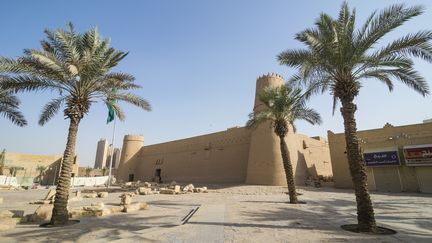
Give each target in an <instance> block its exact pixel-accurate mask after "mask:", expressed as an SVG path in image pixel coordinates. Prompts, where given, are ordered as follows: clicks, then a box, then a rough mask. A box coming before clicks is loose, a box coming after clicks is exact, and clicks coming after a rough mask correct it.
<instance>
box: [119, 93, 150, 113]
mask: <svg viewBox="0 0 432 243" xmlns="http://www.w3.org/2000/svg"><path fill="white" fill-rule="evenodd" d="M113 98H114V99H116V100H121V101H124V102H127V103H130V104H132V105H135V106H137V107H139V108H141V109H143V110H146V111H151V105H150V103H149V102H148V101H147V100H145V99H143V98H141V97H139V96H137V95H135V94H132V93H115V94H114V95H113Z"/></svg>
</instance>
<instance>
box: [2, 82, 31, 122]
mask: <svg viewBox="0 0 432 243" xmlns="http://www.w3.org/2000/svg"><path fill="white" fill-rule="evenodd" d="M2 79H3V76H0V115H3V116H4V117H6V118H7V119H9V120H10V121H11V122H12V123H14V124H15V125H17V126H20V127H23V126H25V125H27V121H26V120H25V119H24V116H23V115H22V114H21V112H19V110H18V106H19V104H20V101H19V99H18V98H17V97H16V96H15V95H13V94H12V92H10V91H8V90H4V89H3V88H2V87H1V80H2Z"/></svg>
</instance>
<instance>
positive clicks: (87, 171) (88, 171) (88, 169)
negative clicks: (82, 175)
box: [85, 166, 93, 177]
mask: <svg viewBox="0 0 432 243" xmlns="http://www.w3.org/2000/svg"><path fill="white" fill-rule="evenodd" d="M92 171H93V168H92V167H90V166H88V167H87V168H86V170H85V172H86V176H87V177H90V173H91V172H92Z"/></svg>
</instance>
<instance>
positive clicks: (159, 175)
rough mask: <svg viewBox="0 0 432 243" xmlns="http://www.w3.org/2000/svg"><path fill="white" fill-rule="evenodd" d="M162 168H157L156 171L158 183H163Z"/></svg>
mask: <svg viewBox="0 0 432 243" xmlns="http://www.w3.org/2000/svg"><path fill="white" fill-rule="evenodd" d="M161 175H162V169H156V171H155V179H156V182H157V183H162V177H161Z"/></svg>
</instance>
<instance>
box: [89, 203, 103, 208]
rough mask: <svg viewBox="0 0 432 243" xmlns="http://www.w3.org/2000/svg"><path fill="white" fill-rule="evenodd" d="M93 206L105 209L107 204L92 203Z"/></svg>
mask: <svg viewBox="0 0 432 243" xmlns="http://www.w3.org/2000/svg"><path fill="white" fill-rule="evenodd" d="M91 205H92V206H97V207H100V208H104V207H105V204H104V203H103V202H95V203H92V204H91Z"/></svg>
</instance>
